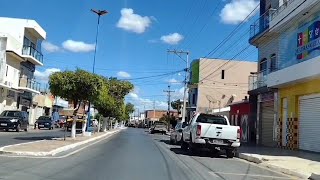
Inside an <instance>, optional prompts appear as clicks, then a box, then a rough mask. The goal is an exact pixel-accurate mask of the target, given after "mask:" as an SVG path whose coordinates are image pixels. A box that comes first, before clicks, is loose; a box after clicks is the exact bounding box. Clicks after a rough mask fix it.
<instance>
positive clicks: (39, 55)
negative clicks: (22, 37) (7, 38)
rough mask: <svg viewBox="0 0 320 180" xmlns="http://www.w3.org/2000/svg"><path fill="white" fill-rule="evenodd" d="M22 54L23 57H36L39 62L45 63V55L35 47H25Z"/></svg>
mask: <svg viewBox="0 0 320 180" xmlns="http://www.w3.org/2000/svg"><path fill="white" fill-rule="evenodd" d="M22 54H23V55H29V56H32V57H34V58H35V59H37V60H38V61H40V62H41V63H43V55H42V53H41V52H39V51H38V50H36V49H35V48H34V47H32V46H26V45H24V46H23V49H22Z"/></svg>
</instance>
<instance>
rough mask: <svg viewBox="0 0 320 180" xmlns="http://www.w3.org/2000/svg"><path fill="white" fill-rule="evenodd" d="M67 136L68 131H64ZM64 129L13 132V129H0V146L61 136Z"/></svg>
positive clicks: (68, 134)
mask: <svg viewBox="0 0 320 180" xmlns="http://www.w3.org/2000/svg"><path fill="white" fill-rule="evenodd" d="M66 135H67V136H70V132H67V133H66ZM63 136H64V131H63V130H62V129H60V128H59V129H58V128H57V129H53V130H47V129H40V130H38V129H36V130H33V129H31V130H29V131H28V132H24V131H21V132H15V131H9V132H5V131H0V147H1V146H6V145H11V144H17V143H25V142H30V141H37V140H42V139H52V138H56V137H63Z"/></svg>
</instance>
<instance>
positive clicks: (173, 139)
mask: <svg viewBox="0 0 320 180" xmlns="http://www.w3.org/2000/svg"><path fill="white" fill-rule="evenodd" d="M185 127H186V123H182V122H178V123H177V125H176V126H175V127H174V130H173V131H172V132H171V134H170V143H171V144H178V143H179V142H180V141H181V136H182V130H183V129H184V128H185Z"/></svg>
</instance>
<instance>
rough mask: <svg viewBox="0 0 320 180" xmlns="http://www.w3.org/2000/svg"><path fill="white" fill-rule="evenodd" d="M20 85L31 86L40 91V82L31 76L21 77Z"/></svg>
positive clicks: (23, 86) (30, 87)
mask: <svg viewBox="0 0 320 180" xmlns="http://www.w3.org/2000/svg"><path fill="white" fill-rule="evenodd" d="M19 87H22V88H29V89H33V90H36V91H39V92H40V83H39V82H36V81H35V80H33V79H29V78H20V80H19Z"/></svg>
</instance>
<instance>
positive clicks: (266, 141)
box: [261, 101, 275, 146]
mask: <svg viewBox="0 0 320 180" xmlns="http://www.w3.org/2000/svg"><path fill="white" fill-rule="evenodd" d="M273 121H274V101H268V102H262V103H261V125H262V129H261V144H262V145H264V146H275V142H274V141H273Z"/></svg>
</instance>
